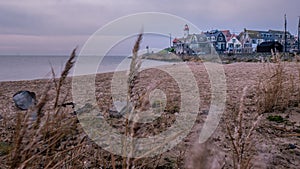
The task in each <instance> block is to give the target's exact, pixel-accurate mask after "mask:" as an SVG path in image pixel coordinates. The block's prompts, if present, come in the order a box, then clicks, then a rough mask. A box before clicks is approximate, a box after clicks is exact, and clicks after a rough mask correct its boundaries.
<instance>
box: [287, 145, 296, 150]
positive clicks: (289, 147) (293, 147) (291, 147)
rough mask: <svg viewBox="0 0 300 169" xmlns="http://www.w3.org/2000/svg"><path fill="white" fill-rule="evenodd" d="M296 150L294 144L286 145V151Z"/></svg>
mask: <svg viewBox="0 0 300 169" xmlns="http://www.w3.org/2000/svg"><path fill="white" fill-rule="evenodd" d="M295 148H297V146H296V145H295V144H289V145H288V149H295Z"/></svg>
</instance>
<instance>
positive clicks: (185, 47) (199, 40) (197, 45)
mask: <svg viewBox="0 0 300 169" xmlns="http://www.w3.org/2000/svg"><path fill="white" fill-rule="evenodd" d="M173 47H174V48H175V52H176V54H181V55H198V54H207V53H210V42H209V41H208V40H207V38H206V36H205V34H203V33H200V34H190V33H189V27H188V25H185V27H184V29H183V37H182V38H175V39H174V40H173Z"/></svg>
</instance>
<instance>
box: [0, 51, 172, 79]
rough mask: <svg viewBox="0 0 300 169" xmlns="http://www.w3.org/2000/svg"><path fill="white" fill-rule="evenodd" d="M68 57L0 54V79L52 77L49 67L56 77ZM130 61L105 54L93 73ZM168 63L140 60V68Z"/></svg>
mask: <svg viewBox="0 0 300 169" xmlns="http://www.w3.org/2000/svg"><path fill="white" fill-rule="evenodd" d="M68 58H69V56H46V55H2V56H0V81H20V80H34V79H49V78H52V77H53V76H52V73H51V67H52V68H53V70H54V72H55V74H56V77H59V76H60V74H61V72H62V70H63V68H64V65H65V63H66V62H67V60H68ZM76 59H78V58H76ZM76 59H75V60H76ZM81 59H82V58H81ZM130 62H131V58H129V57H127V56H105V57H103V59H102V60H101V61H100V63H97V67H96V68H95V69H96V71H95V73H105V72H114V71H123V70H128V69H129V65H130ZM77 64H78V63H77ZM86 64H87V65H85V66H86V67H88V66H89V65H88V64H89V63H88V62H87V63H86ZM168 64H173V63H171V62H164V61H155V60H142V68H153V67H157V66H162V65H168ZM75 69H76V62H75ZM73 74H74V68H73V69H72V70H71V72H70V74H69V76H73Z"/></svg>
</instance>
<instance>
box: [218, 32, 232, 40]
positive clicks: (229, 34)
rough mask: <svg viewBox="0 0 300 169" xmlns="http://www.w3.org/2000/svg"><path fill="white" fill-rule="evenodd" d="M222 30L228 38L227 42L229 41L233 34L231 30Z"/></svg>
mask: <svg viewBox="0 0 300 169" xmlns="http://www.w3.org/2000/svg"><path fill="white" fill-rule="evenodd" d="M221 32H222V33H223V34H224V36H225V38H226V42H228V41H229V40H230V38H231V36H232V34H231V33H230V30H222V31H221Z"/></svg>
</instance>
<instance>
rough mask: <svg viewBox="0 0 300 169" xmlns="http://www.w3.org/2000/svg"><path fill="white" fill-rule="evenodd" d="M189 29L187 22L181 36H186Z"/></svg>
mask: <svg viewBox="0 0 300 169" xmlns="http://www.w3.org/2000/svg"><path fill="white" fill-rule="evenodd" d="M189 31H190V28H189V26H188V25H187V24H185V26H184V30H183V37H184V38H187V37H188V35H189Z"/></svg>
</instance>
